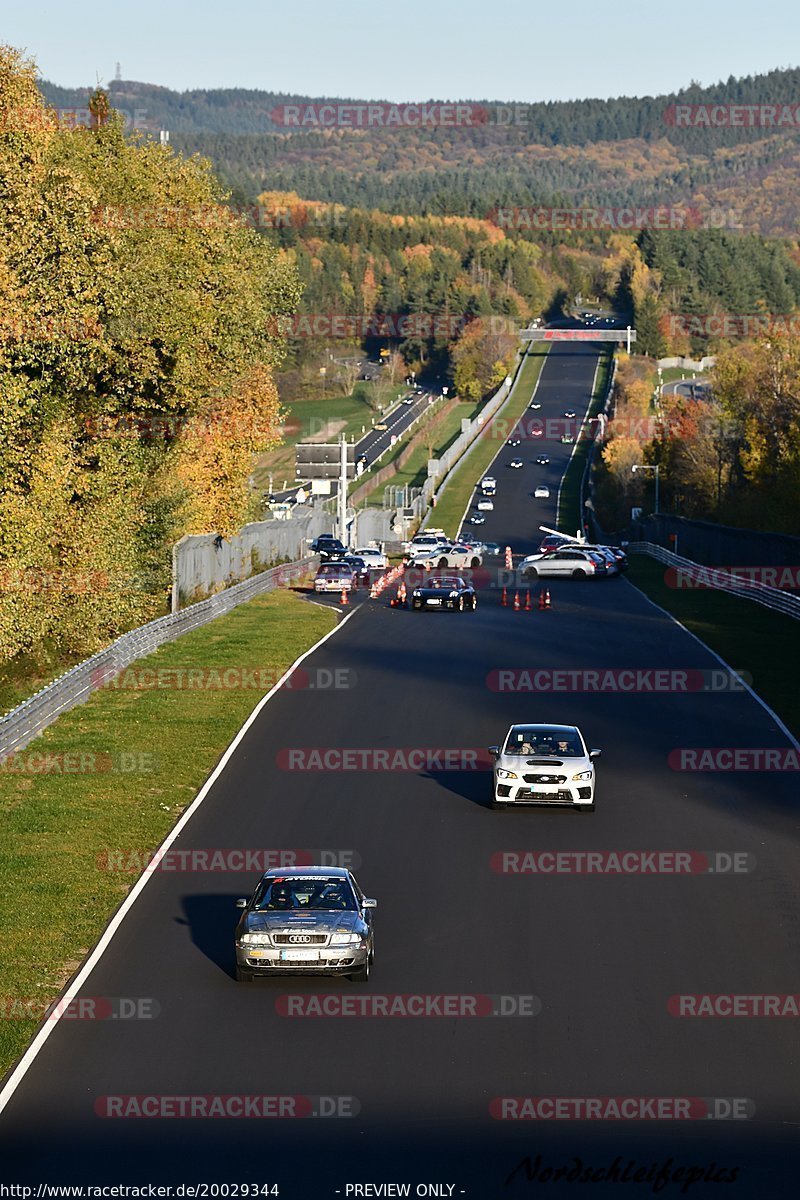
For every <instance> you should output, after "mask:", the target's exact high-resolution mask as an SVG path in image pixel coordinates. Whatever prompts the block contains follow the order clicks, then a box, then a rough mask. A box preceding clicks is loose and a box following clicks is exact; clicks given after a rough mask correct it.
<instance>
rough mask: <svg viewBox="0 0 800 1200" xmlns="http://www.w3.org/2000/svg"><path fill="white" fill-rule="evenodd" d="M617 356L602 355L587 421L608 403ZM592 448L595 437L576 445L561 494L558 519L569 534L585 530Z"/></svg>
mask: <svg viewBox="0 0 800 1200" xmlns="http://www.w3.org/2000/svg"><path fill="white" fill-rule="evenodd" d="M613 358H614V356H613V352H612V351H611V350H610V349H607V348H604V349H603V350H602V351H601V352H600V363H599V366H598V368H597V374H596V376H595V381H594V390H593V391H592V397H591V400H590V401H589V410H588V414H587V419H590V418H591V417H596V416H597V414H598V413H599V412H600V411H601V410H602V407H603V404H604V402H605V396H606V389H607V388H608V380H609V376H610V374H611V364H612V362H613ZM591 446H592V439H591V437H583V436H579V437H578V440H577V442H576V443H575V448H574V453H573V454H572V455H571V457H570V460H569V462H568V463H567V469H566V471H565V472H564V478H563V480H562V483H561V490H560V492H559V494H558V515H557V517H556V528H557V529H563V530H564V531H566V532H569V533H574V531H575V530H576V529H581V528H582V527H583V513H582V512H581V480H582V479H583V473H584V471H585V470H586V460H587V458H588V457H589V450H590V449H591Z"/></svg>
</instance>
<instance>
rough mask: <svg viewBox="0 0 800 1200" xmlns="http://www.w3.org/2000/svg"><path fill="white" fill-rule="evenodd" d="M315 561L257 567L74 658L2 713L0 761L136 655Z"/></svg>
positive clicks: (296, 576)
mask: <svg viewBox="0 0 800 1200" xmlns="http://www.w3.org/2000/svg"><path fill="white" fill-rule="evenodd" d="M315 561H316V556H313V555H312V556H309V557H307V558H302V559H299V560H298V561H297V562H293V563H286V564H284V565H282V566H279V567H270V569H269V570H268V571H261V572H260V573H259V574H258V575H253V576H251V578H250V579H245V580H243V581H242V582H241V583H237V584H234V586H233V587H230V588H227V589H226V590H225V591H224V592H218V593H217V594H216V595H214V596H210V597H209V598H208V599H207V600H201V601H200V602H199V603H198V604H192V605H190V606H189V607H188V608H184V609H181V610H180V611H179V612H176V613H169V614H168V615H167V616H165V617H157V618H156V619H155V620H154V621H148V623H147V624H146V625H140V626H139V627H138V628H137V629H131V630H130V631H129V632H128V633H123V634H122V636H121V637H118V638H117V639H116V641H113V642H112V643H111V645H110V646H106V648H105V649H104V650H100V651H99V652H98V653H97V654H94V655H93V656H92V657H91V658H87V659H86V660H85V661H84V662H82V663H78V664H77V666H75V667H72V668H71V669H70V670H69V671H66V672H65V674H63V675H61V676H59V678H58V679H54V680H53V681H52V682H51V683H48V684H47V686H46V687H43V688H42V689H41V691H39V692H36V693H35V695H33V696H31V697H29V699H27V700H25V701H23V703H22V704H20V705H18V706H17V708H13V709H12V710H11V712H9V713H7V714H6V716H4V717H0V762H2V761H3V759H5V758H7V757H8V755H10V754H14V753H15V752H16V751H18V750H22V749H24V747H25V746H27V745H28V743H29V742H31V741H33V739H34V738H35V737H38V735H39V734H40V733H41V732H42V731H43V730H45V729H47V727H48V725H52V723H53V722H54V721H55V720H56V718H57V717H60V716H61V714H62V713H65V712H68V711H69V710H70V709H71V708H75V707H76V706H77V705H78V704H83V703H85V701H86V700H88V699H89V697H90V696H91V694H92V692H95V691H97V690H98V689H99V688H101V687H103V686H104V685H105V684H106V683H108V682H109V681H110V680H111V679H113V678H114V677H115V676H116V675H118V674H119V673H120V671H122V670H123V668H124V667H127V666H129V665H130V663H132V662H135V661H136V659H138V658H144V657H145V655H147V654H152V653H153V651H154V650H157V649H158V648H159V646H163V645H164V644H165V643H166V642H173V641H175V640H176V638H179V637H181V636H182V635H183V634H184V633H189V632H190V631H191V630H193V629H199V628H200V626H201V625H207V624H208V623H209V622H210V621H213V620H215V619H216V618H217V617H220V616H222V615H223V614H224V613H227V612H230V611H231V609H233V608H236V607H237V606H238V605H239V604H244V603H245V602H246V601H247V600H252V599H253V598H254V597H255V596H258V595H260V594H261V593H262V592H269V591H272V590H273V589H274V588H276V587H281V586H284V585H286V584H288V583H290V582H291V581H292V580H294V579H300V578H302V577H303V576H304V575H305V574H306V573H307V571H308V570H309V568H310V566H311V564H312V563H314V562H315Z"/></svg>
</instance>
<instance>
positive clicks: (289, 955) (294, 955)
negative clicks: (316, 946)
mask: <svg viewBox="0 0 800 1200" xmlns="http://www.w3.org/2000/svg"><path fill="white" fill-rule="evenodd" d="M281 961H282V962H319V950H307V949H306V948H305V946H304V947H303V948H302V949H300V948H297V949H293V950H281Z"/></svg>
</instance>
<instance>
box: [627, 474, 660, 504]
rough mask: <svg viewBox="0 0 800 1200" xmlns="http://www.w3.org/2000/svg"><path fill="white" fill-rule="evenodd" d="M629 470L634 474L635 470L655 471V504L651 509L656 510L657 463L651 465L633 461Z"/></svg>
mask: <svg viewBox="0 0 800 1200" xmlns="http://www.w3.org/2000/svg"><path fill="white" fill-rule="evenodd" d="M631 471H632V472H633V474H634V475H635V474H636V472H637V471H655V473H656V506H655V509H654V510H653V511H654V512H658V463H655V464H654V465H652V466H651V465H650V464H649V463H635V464H634V466H632V467H631Z"/></svg>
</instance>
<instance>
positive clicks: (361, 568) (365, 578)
mask: <svg viewBox="0 0 800 1200" xmlns="http://www.w3.org/2000/svg"><path fill="white" fill-rule="evenodd" d="M342 562H346V563H347V565H348V567H352V568H353V574H354V575H355V577H356V579H357V580H358V582H359V583H369V570H370V569H369V566H368V564H367V563H365V562H364V559H363V558H360V557H359V556H358V555H357V554H345V556H344V558H343V559H342Z"/></svg>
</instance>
